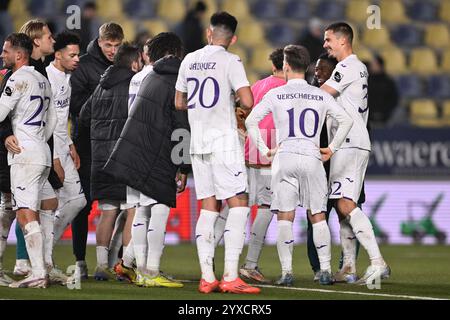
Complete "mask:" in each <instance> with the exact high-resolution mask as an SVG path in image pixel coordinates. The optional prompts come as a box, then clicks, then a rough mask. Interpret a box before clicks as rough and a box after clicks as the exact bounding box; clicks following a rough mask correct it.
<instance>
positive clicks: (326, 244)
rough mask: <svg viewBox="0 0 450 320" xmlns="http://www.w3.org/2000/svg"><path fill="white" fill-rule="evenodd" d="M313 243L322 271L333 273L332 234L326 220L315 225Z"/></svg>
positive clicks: (313, 226)
mask: <svg viewBox="0 0 450 320" xmlns="http://www.w3.org/2000/svg"><path fill="white" fill-rule="evenodd" d="M312 228H313V241H314V246H315V247H316V250H317V256H318V257H319V262H320V270H322V271H328V272H330V273H331V234H330V228H329V227H328V224H327V222H326V221H325V220H323V221H320V222H317V223H313V225H312Z"/></svg>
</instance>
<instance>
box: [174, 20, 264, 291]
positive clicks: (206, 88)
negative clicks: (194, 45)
mask: <svg viewBox="0 0 450 320" xmlns="http://www.w3.org/2000/svg"><path fill="white" fill-rule="evenodd" d="M236 26H237V20H236V18H235V17H233V16H232V15H230V14H228V13H226V12H218V13H215V14H213V15H212V16H211V19H210V25H209V27H208V29H207V31H206V35H207V39H208V45H207V46H205V47H204V48H202V49H199V50H197V51H194V52H192V53H190V54H188V55H187V56H186V57H185V59H184V60H183V62H182V64H181V67H180V71H179V74H178V80H177V84H176V90H177V91H176V96H175V106H176V107H177V108H178V109H181V110H185V109H188V115H189V124H190V127H191V146H190V154H191V161H192V170H193V173H194V181H195V190H196V193H197V199H199V200H200V199H201V200H202V209H201V211H200V216H199V218H198V221H197V226H196V230H195V237H196V243H197V251H198V257H199V262H200V267H201V271H202V278H201V280H200V284H199V291H200V292H202V293H210V292H213V291H218V290H220V291H222V292H232V293H259V292H260V289H259V288H256V287H252V286H249V285H248V284H246V283H245V282H244V281H242V280H241V279H240V278H239V277H238V263H239V255H240V254H241V252H242V248H243V246H244V238H245V225H246V223H247V219H248V215H249V212H250V209H249V207H248V196H247V192H248V190H247V189H248V186H247V174H246V168H245V163H244V156H243V153H242V148H241V146H240V143H239V136H238V131H237V122H236V116H235V110H234V101H235V95H236V96H237V97H238V98H239V100H240V104H241V106H242V107H243V108H244V109H246V110H249V109H250V108H251V107H252V106H253V96H252V93H251V90H250V85H249V82H248V80H247V76H246V74H245V70H244V66H243V64H242V61H241V59H240V58H239V57H238V56H237V55H234V54H231V53H229V52H228V51H227V48H228V47H229V46H230V45H232V44H234V43H235V42H236V41H237V37H236V36H235V35H234V32H235V30H236ZM225 199H226V200H227V203H228V206H229V207H230V210H229V214H228V217H227V221H226V225H225V231H224V238H225V270H224V274H223V278H222V280H221V281H220V283H219V281H218V280H217V279H216V277H215V274H214V270H213V259H214V244H215V241H214V224H215V222H216V219H217V217H218V215H219V212H218V211H219V208H220V200H225Z"/></svg>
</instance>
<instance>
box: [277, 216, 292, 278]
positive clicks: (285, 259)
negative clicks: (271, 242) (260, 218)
mask: <svg viewBox="0 0 450 320" xmlns="http://www.w3.org/2000/svg"><path fill="white" fill-rule="evenodd" d="M277 226H278V236H277V249H278V257H279V258H280V263H281V273H282V276H284V275H286V274H287V273H292V255H293V251H294V232H293V229H292V222H291V221H288V220H278V221H277Z"/></svg>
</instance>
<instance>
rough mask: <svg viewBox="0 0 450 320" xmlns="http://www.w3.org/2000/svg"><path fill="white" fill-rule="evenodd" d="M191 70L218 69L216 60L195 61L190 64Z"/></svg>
mask: <svg viewBox="0 0 450 320" xmlns="http://www.w3.org/2000/svg"><path fill="white" fill-rule="evenodd" d="M189 70H199V71H203V70H216V63H215V62H194V63H191V64H190V65H189Z"/></svg>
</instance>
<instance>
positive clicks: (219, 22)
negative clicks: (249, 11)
mask: <svg viewBox="0 0 450 320" xmlns="http://www.w3.org/2000/svg"><path fill="white" fill-rule="evenodd" d="M210 24H211V25H212V26H213V27H222V28H224V29H226V30H228V31H230V32H231V33H232V34H234V33H235V32H236V28H237V24H238V22H237V20H236V18H235V17H234V16H232V15H231V14H229V13H228V12H225V11H221V12H216V13H214V14H213V15H212V16H211V19H210Z"/></svg>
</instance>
